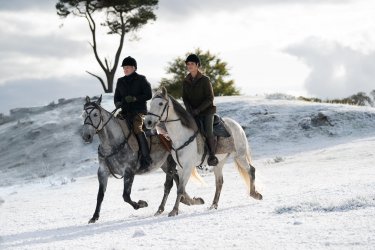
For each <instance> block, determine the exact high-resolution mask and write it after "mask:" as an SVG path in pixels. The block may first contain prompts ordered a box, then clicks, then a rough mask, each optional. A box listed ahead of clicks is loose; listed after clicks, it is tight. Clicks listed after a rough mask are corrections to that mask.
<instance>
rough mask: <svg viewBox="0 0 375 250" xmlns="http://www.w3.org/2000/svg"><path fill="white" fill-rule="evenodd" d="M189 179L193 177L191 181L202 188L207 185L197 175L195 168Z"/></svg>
mask: <svg viewBox="0 0 375 250" xmlns="http://www.w3.org/2000/svg"><path fill="white" fill-rule="evenodd" d="M191 177H193V181H195V182H198V183H200V184H201V185H202V186H207V183H206V182H205V181H204V180H203V178H202V176H200V175H199V173H198V171H197V168H196V167H195V168H194V169H193V172H192V173H191Z"/></svg>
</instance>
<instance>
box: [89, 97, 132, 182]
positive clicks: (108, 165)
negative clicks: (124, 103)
mask: <svg viewBox="0 0 375 250" xmlns="http://www.w3.org/2000/svg"><path fill="white" fill-rule="evenodd" d="M90 104H92V105H93V106H94V107H92V108H91V107H89V108H85V109H84V110H85V112H86V114H87V116H86V118H85V121H84V123H83V124H87V125H90V126H93V127H94V128H95V130H96V132H95V133H96V134H97V133H99V132H100V131H102V130H103V129H104V127H105V126H106V125H107V124H108V123H109V121H110V120H111V119H112V118H113V117H114V114H115V113H116V111H117V110H118V109H119V108H116V109H115V110H113V111H112V112H111V116H110V117H109V119H108V120H107V121H106V122H105V123H104V124H103V126H102V128H101V129H99V130H98V128H99V126H100V124H101V123H103V115H102V111H101V109H100V106H99V105H97V104H96V103H90ZM89 109H91V110H90V111H89V112H88V110H89ZM95 109H98V110H99V113H100V122H99V123H98V125H97V126H94V123H93V121H92V119H91V117H90V115H91V112H93V111H94V110H95ZM87 120H89V122H87ZM121 131H122V133H123V134H124V131H123V130H122V129H121ZM130 136H131V132H129V135H128V136H126V135H125V134H124V138H125V139H124V141H123V142H122V143H121V144H120V145H118V146H117V147H115V149H114V150H113V151H112V153H110V154H109V155H104V154H103V153H102V152H101V147H100V145H99V146H98V155H99V157H102V158H104V161H105V163H106V164H107V167H108V170H109V172H110V173H111V174H112V176H113V177H115V178H116V179H122V178H124V176H121V177H117V176H116V175H115V173H114V172H113V170H112V167H111V163H110V162H109V160H108V158H110V157H112V156H114V155H116V154H118V153H119V152H120V151H121V150H122V149H123V148H124V146H125V145H126V143H128V140H129V138H130Z"/></svg>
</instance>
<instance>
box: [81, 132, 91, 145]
mask: <svg viewBox="0 0 375 250" xmlns="http://www.w3.org/2000/svg"><path fill="white" fill-rule="evenodd" d="M82 139H83V141H84V142H85V143H86V144H90V143H91V142H92V140H93V137H92V136H91V135H90V134H88V135H82Z"/></svg>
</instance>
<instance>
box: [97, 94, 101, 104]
mask: <svg viewBox="0 0 375 250" xmlns="http://www.w3.org/2000/svg"><path fill="white" fill-rule="evenodd" d="M101 102H102V95H100V97H99V99H98V100H97V101H96V104H98V105H100V103H101Z"/></svg>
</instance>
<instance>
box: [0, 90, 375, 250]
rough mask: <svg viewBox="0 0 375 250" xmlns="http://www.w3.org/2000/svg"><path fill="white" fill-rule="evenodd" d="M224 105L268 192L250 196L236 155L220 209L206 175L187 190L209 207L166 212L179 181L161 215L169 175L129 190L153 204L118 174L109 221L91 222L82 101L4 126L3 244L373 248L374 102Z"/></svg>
mask: <svg viewBox="0 0 375 250" xmlns="http://www.w3.org/2000/svg"><path fill="white" fill-rule="evenodd" d="M110 99H111V97H110V96H107V97H106V98H105V100H106V102H105V105H106V107H107V108H108V109H111V108H112V107H111V104H110V103H111V102H110ZM217 105H218V110H219V113H220V114H222V115H226V116H231V117H233V118H235V119H236V120H237V121H239V122H240V123H241V125H242V126H243V127H244V129H245V131H246V133H247V135H248V138H249V141H250V142H251V147H252V153H253V159H254V165H255V167H256V169H257V172H256V174H257V183H256V184H257V187H258V189H259V190H260V191H261V193H262V194H263V196H264V200H262V201H256V200H254V199H252V198H250V197H249V196H248V195H247V192H246V188H245V185H244V183H243V182H242V180H241V178H240V177H239V174H238V173H237V171H236V170H235V168H234V166H233V164H232V163H231V162H229V163H228V164H226V166H225V168H224V187H223V191H222V195H221V198H220V203H219V208H218V210H214V211H211V210H208V207H209V205H210V203H211V201H212V199H213V195H214V190H215V187H214V176H213V174H212V173H209V172H202V175H203V178H204V180H205V181H206V182H207V184H208V186H201V185H199V184H196V183H194V182H193V181H192V182H190V183H189V184H188V186H187V190H188V192H189V193H190V194H191V195H192V196H200V197H202V198H203V199H204V200H205V201H206V204H204V205H201V206H192V207H188V206H185V205H181V206H180V214H179V215H178V216H177V217H173V218H169V217H167V213H168V212H169V211H170V210H171V209H172V206H173V201H174V199H175V197H176V196H175V188H173V189H172V192H171V195H170V197H169V201H168V203H167V205H166V211H165V213H164V214H162V215H161V216H159V217H154V216H153V214H154V213H155V212H156V210H157V208H158V205H159V202H160V201H161V198H162V194H163V183H164V174H163V173H162V172H161V171H156V172H153V173H150V174H147V175H144V176H136V178H135V181H134V186H133V192H132V197H133V199H134V200H138V199H144V200H146V201H147V202H148V203H149V207H147V208H143V209H141V210H133V209H132V208H131V206H130V205H128V204H125V203H124V202H123V200H122V197H121V195H122V182H121V181H119V180H115V179H113V178H111V179H110V181H109V185H108V189H107V192H106V196H105V198H104V202H103V205H102V212H101V217H100V219H99V220H98V221H97V223H95V224H90V225H88V224H87V222H88V220H89V219H90V218H91V216H92V214H93V212H94V208H95V203H96V194H97V188H98V184H97V180H96V176H95V170H96V168H97V160H96V159H95V158H96V157H95V155H96V147H97V145H98V141H94V143H93V144H92V145H83V144H82V142H81V141H80V138H79V127H80V125H81V123H82V120H80V118H79V114H80V112H81V109H82V100H81V99H77V100H74V101H71V102H68V103H66V104H63V103H62V104H61V105H56V107H53V108H51V109H47V110H42V111H40V112H39V113H37V114H34V113H30V110H28V111H23V112H24V113H27V116H21V118H14V120H13V121H12V120H11V119H10V121H9V122H6V123H4V124H2V125H0V143H1V144H0V146H1V153H0V169H1V173H0V179H1V182H2V183H0V248H5V249H151V248H152V249H167V248H176V249H204V248H206V249H228V248H231V249H375V192H374V190H375V168H374V159H375V150H374V148H375V110H374V109H373V108H366V107H351V106H345V105H328V104H310V103H305V102H298V101H287V100H268V99H264V98H253V97H236V98H234V97H232V98H228V97H224V98H217ZM319 113H320V114H324V116H326V118H324V119H320V118H322V115H319ZM19 115H20V114H19ZM319 117H320V118H319ZM62 118H63V125H61V122H59V121H61V119H62ZM51 119H52V121H51ZM51 124H53V125H51ZM47 128H50V130H47ZM31 131H34V134H33V133H31ZM35 131H39V132H35ZM45 134H47V135H48V136H47V135H45ZM64 135H65V137H64ZM11 138H12V139H11ZM14 141H16V142H17V143H15V144H16V145H14V144H12V143H11V142H14ZM21 142H23V144H26V145H27V146H28V149H27V150H28V151H27V152H26V151H25V149H24V148H23V146H22V144H21ZM41 150H42V151H41ZM43 150H44V151H43ZM56 150H57V153H55V152H56ZM4 152H5V153H4ZM43 152H44V154H43ZM35 154H39V157H38V155H35ZM64 154H65V155H64ZM40 158H42V159H40ZM40 161H41V162H43V161H44V162H47V163H48V167H46V166H44V167H43V166H40V165H39V164H38V163H39V162H40ZM14 162H18V163H19V164H18V165H17V164H14V165H12V167H9V166H10V164H12V163H14ZM35 173H42V175H39V174H35Z"/></svg>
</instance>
